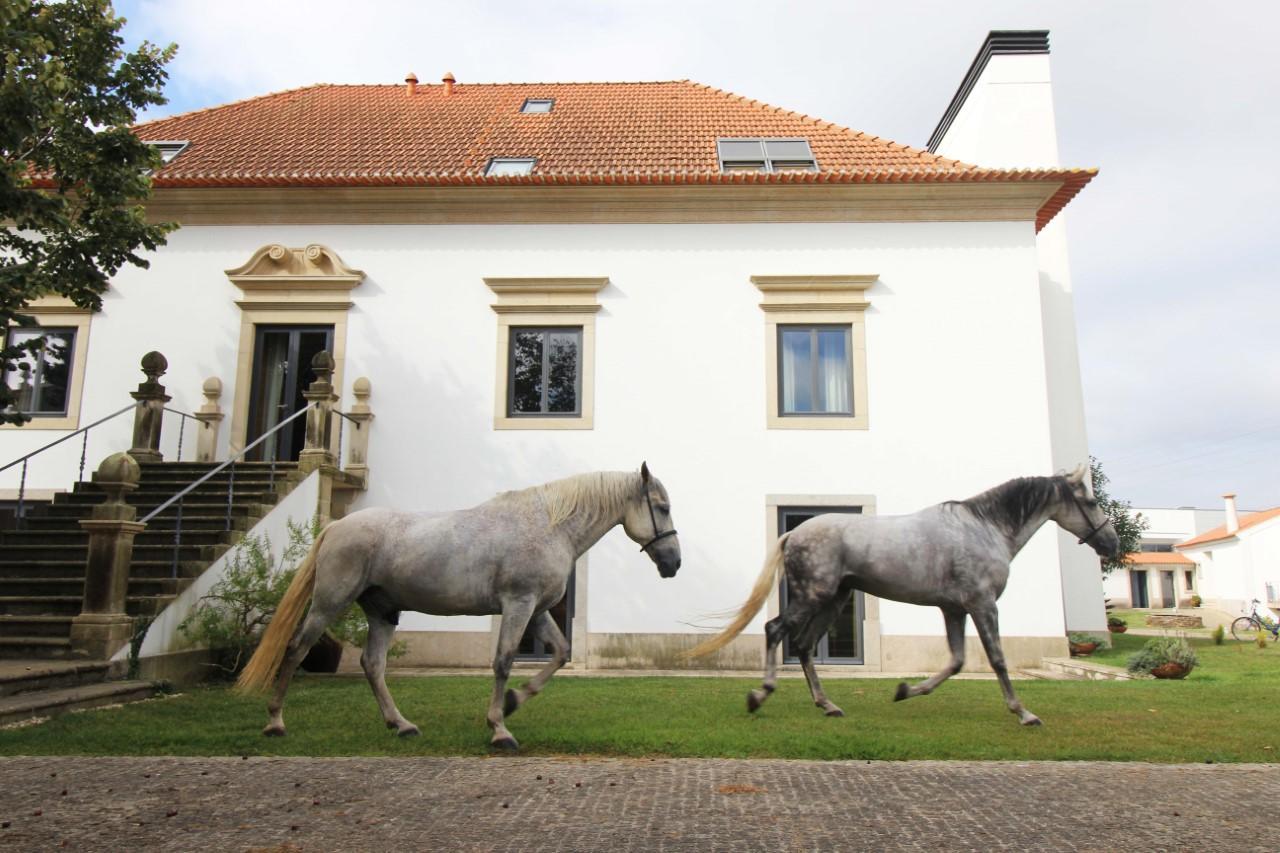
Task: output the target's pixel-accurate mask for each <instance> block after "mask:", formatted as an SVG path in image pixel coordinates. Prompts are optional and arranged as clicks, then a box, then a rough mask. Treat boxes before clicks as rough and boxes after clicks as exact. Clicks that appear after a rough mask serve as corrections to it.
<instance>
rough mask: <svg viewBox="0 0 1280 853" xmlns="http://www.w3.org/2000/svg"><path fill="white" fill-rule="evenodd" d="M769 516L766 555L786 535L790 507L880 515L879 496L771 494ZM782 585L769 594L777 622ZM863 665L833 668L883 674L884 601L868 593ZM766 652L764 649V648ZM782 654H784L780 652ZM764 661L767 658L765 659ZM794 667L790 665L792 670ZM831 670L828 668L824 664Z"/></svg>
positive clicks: (768, 609)
mask: <svg viewBox="0 0 1280 853" xmlns="http://www.w3.org/2000/svg"><path fill="white" fill-rule="evenodd" d="M764 504H765V506H764V512H765V523H764V530H765V551H766V553H768V549H770V548H772V547H773V544H774V543H775V542H777V541H778V537H779V536H781V535H782V533H781V531H780V524H779V516H780V515H781V513H780V512H779V510H781V509H784V508H787V507H804V508H805V509H815V508H818V507H828V506H829V507H833V508H834V507H839V508H842V509H843V508H847V507H853V506H857V507H862V513H861V514H862V515H875V514H876V498H875V495H819V494H767V495H765V499H764ZM781 586H782V585H781V583H778V584H774V587H773V590H772V591H770V593H769V600H768V601H767V602H766V604H765V609H766V610H765V612H766V615H767V617H768V618H769V619H773V618H774V617H775V616H777V615H778V613H779V612H781V595H780V594H779V590H780V589H781ZM862 607H863V609H862V663H839V664H830V666H838V667H840V668H841V669H843V670H848V669H860V670H866V671H871V672H879V671H880V669H881V662H880V657H881V652H880V599H878V598H876V597H875V596H874V595H872V594H871V593H868V592H863V594H862ZM762 648H763V645H762ZM778 653H779V654H781V653H782V650H781V649H779V650H778ZM762 657H763V655H762ZM790 665H791V664H788V666H790ZM823 666H828V664H823Z"/></svg>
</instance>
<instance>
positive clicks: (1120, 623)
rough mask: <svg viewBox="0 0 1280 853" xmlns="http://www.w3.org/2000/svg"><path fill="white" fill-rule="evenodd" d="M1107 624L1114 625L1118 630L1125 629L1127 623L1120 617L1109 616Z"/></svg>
mask: <svg viewBox="0 0 1280 853" xmlns="http://www.w3.org/2000/svg"><path fill="white" fill-rule="evenodd" d="M1107 624H1108V625H1114V626H1115V627H1117V628H1121V627H1124V626H1125V625H1126V624H1127V623H1126V622H1125V621H1124V620H1123V619H1121V618H1120V617H1119V616H1108V617H1107Z"/></svg>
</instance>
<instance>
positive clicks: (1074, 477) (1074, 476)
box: [1067, 462, 1089, 485]
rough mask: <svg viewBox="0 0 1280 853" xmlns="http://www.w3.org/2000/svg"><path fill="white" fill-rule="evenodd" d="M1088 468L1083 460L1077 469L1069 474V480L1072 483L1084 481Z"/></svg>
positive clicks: (1077, 483) (1076, 483)
mask: <svg viewBox="0 0 1280 853" xmlns="http://www.w3.org/2000/svg"><path fill="white" fill-rule="evenodd" d="M1088 470H1089V469H1088V466H1086V465H1085V464H1084V463H1083V462H1081V463H1080V464H1079V465H1077V466H1076V470H1074V471H1072V472H1071V473H1070V474H1068V475H1067V482H1068V483H1071V484H1072V485H1079V484H1080V483H1083V482H1084V475H1085V472H1086V471H1088Z"/></svg>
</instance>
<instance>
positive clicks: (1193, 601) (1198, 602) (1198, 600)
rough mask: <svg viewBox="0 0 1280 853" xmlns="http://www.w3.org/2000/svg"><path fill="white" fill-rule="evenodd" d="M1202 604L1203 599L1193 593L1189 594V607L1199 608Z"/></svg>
mask: <svg viewBox="0 0 1280 853" xmlns="http://www.w3.org/2000/svg"><path fill="white" fill-rule="evenodd" d="M1203 603H1204V599H1203V598H1201V597H1200V596H1198V595H1196V594H1195V593H1192V594H1191V606H1192V607H1199V606H1200V605H1201V604H1203Z"/></svg>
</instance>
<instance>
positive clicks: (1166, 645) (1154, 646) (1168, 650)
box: [1128, 637, 1200, 675]
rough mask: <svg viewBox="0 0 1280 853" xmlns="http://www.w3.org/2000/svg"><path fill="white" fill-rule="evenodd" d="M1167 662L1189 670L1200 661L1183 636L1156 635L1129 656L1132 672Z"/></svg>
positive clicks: (1148, 669)
mask: <svg viewBox="0 0 1280 853" xmlns="http://www.w3.org/2000/svg"><path fill="white" fill-rule="evenodd" d="M1166 663H1177V664H1181V665H1182V666H1184V667H1186V669H1187V672H1190V671H1191V670H1193V669H1195V667H1196V665H1197V664H1199V663H1200V659H1199V658H1197V657H1196V653H1195V650H1194V649H1192V648H1191V646H1190V644H1189V643H1187V641H1186V640H1184V639H1182V638H1181V637H1155V638H1153V639H1150V640H1148V641H1147V642H1146V644H1145V645H1144V646H1143V647H1142V648H1141V649H1140V650H1138V652H1137V653H1136V654H1134V655H1133V656H1132V657H1130V658H1129V664H1128V669H1129V671H1130V672H1145V673H1147V674H1148V675H1149V674H1150V673H1151V670H1153V669H1155V668H1156V667H1158V666H1162V665H1164V664H1166Z"/></svg>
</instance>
